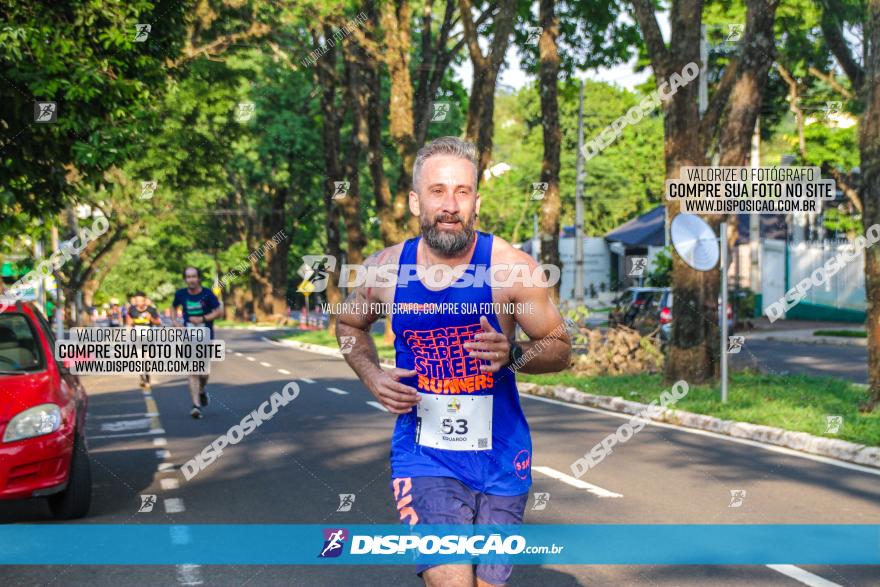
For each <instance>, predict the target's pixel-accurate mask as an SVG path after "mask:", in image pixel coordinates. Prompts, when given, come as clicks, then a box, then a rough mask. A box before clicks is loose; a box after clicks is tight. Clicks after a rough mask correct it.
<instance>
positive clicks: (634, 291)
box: [608, 287, 734, 344]
mask: <svg viewBox="0 0 880 587" xmlns="http://www.w3.org/2000/svg"><path fill="white" fill-rule="evenodd" d="M672 300H673V294H672V290H671V289H670V288H668V287H631V288H629V289H628V290H627V291H626V292H624V293H623V295H621V297H620V298H618V300H617V301H616V302H615V306H614V308H613V309H612V310H611V312H610V313H609V317H608V325H609V326H615V325H617V324H620V325H623V326H628V327H630V328H633V329H635V330H638V331H639V333H640V334H643V335H645V334H651V333H652V332H658V334H659V336H660V342H661V343H663V344H665V343H667V342H669V339H670V337H671V334H672ZM612 316H614V320H613V321H612ZM733 325H734V320H733V308H732V306H731V304H730V303H728V304H727V329H728V332H729V333H730V334H733Z"/></svg>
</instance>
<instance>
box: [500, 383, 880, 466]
mask: <svg viewBox="0 0 880 587" xmlns="http://www.w3.org/2000/svg"><path fill="white" fill-rule="evenodd" d="M517 387H518V388H519V390H520V391H521V392H524V393H528V394H530V395H535V396H539V397H550V398H554V399H558V400H561V401H564V402H568V403H573V404H580V405H588V406H592V407H595V408H601V409H603V410H610V411H612V412H623V413H625V414H633V415H635V414H637V413H639V412H641V411H642V410H645V409H647V408H649V405H648V404H642V403H639V402H634V401H629V400H625V399H623V398H622V397H619V396H607V395H593V394H591V393H585V392H583V391H580V390H578V389H576V388H574V387H565V386H562V385H556V386H543V385H538V384H537V383H517ZM654 411H655V412H656V413H655V414H654V415H653V417H651V419H652V420H656V421H658V422H665V423H667V424H673V425H676V426H682V427H684V428H696V429H698V430H706V431H708V432H715V433H717V434H726V435H728V436H732V437H735V438H745V439H747V440H753V441H755V442H761V443H764V444H773V445H776V446H784V447H785V448H790V449H793V450H798V451H801V452H806V453H810V454H814V455H819V456H823V457H829V458H833V459H838V460H841V461H847V462H850V463H856V464H858V465H865V466H868V467H876V468H880V447H876V446H865V445H864V444H856V443H854V442H848V441H846V440H838V439H836V438H825V437H822V436H814V435H812V434H808V433H806V432H793V431H791V430H784V429H782V428H776V427H775V426H763V425H759V424H749V423H748V422H736V421H734V420H722V419H721V418H715V417H714V416H706V415H705V414H694V413H692V412H685V411H683V410H673V409H666V410H662V411H660V410H656V409H655V410H654ZM647 413H648V414H649V415H650V414H651V412H647Z"/></svg>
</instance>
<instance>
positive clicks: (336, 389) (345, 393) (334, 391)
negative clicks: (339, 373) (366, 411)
mask: <svg viewBox="0 0 880 587" xmlns="http://www.w3.org/2000/svg"><path fill="white" fill-rule="evenodd" d="M327 391H332V392H333V393H338V394H339V395H348V392H347V391H345V390H344V389H339V388H338V387H328V388H327ZM368 403H369V402H368Z"/></svg>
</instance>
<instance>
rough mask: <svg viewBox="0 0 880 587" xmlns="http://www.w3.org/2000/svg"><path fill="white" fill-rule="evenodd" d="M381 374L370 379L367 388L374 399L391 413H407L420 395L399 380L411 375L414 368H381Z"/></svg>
mask: <svg viewBox="0 0 880 587" xmlns="http://www.w3.org/2000/svg"><path fill="white" fill-rule="evenodd" d="M380 371H381V374H380V375H378V376H377V377H375V378H374V379H371V380H370V384H369V386H368V387H369V389H370V391H371V392H372V394H373V395H375V396H376V399H378V400H379V402H380V403H381V404H382V405H383V406H385V407H386V408H387V409H388V411H389V412H391V413H392V414H408V413H409V412H410V411H411V410H412V408H413V406H415V405H416V404H418V403H419V400H421V396H420V395H419V392H417V391H416V390H415V389H414V388H412V387H410V386H409V385H404V384H403V383H401V382H400V380H401V379H402V378H404V377H412V376H414V375H415V374H416V370H415V369H399V368H397V367H395V368H393V369H388V370H385V369H382V368H381V367H380Z"/></svg>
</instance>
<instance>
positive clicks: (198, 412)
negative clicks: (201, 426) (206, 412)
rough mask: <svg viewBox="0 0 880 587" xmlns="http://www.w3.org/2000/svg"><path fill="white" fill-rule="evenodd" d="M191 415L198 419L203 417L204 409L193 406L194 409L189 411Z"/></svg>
mask: <svg viewBox="0 0 880 587" xmlns="http://www.w3.org/2000/svg"><path fill="white" fill-rule="evenodd" d="M189 415H190V416H192V417H193V418H195V419H196V420H198V419H199V418H201V417H202V410H200V409H199V407H198V406H193V409H191V410H190V411H189Z"/></svg>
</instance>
